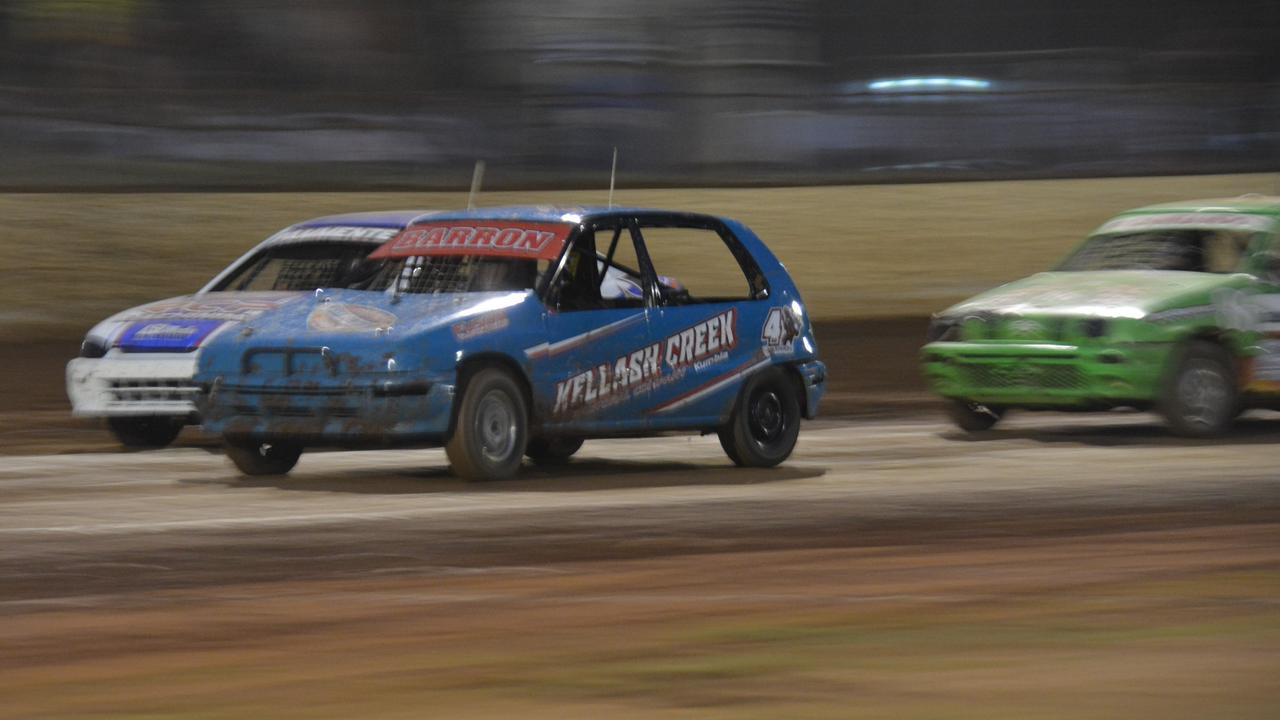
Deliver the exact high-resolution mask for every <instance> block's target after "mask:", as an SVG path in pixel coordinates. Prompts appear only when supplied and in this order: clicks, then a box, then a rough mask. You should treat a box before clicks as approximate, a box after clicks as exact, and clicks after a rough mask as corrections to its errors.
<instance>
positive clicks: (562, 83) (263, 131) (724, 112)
mask: <svg viewBox="0 0 1280 720" xmlns="http://www.w3.org/2000/svg"><path fill="white" fill-rule="evenodd" d="M1278 81H1280V3H1276V2H1274V0H1165V1H1163V2H1150V1H1143V2H1115V1H1114V0H1075V1H1074V2H1071V3H1046V2H1040V3H1012V2H1005V1H1002V0H965V1H963V2H955V1H946V0H860V1H859V2H856V3H855V2H842V1H839V0H541V1H539V2H525V1H523V0H470V1H469V2H466V3H460V2H454V1H447V0H423V1H412V0H272V1H271V2H260V1H257V0H0V157H3V158H4V162H3V163H0V187H3V188H6V189H10V190H19V191H28V190H41V189H105V190H115V189H197V190H198V189H311V190H314V189H341V190H352V189H390V188H400V189H410V188H459V187H465V186H466V184H467V182H468V181H469V179H470V169H471V166H472V163H473V162H474V161H475V160H476V159H486V160H487V161H488V162H489V169H490V175H489V183H490V184H493V185H496V186H505V187H510V188H530V187H583V186H595V185H599V184H600V183H601V182H602V181H601V180H600V178H601V176H602V174H606V175H607V172H608V166H609V156H610V153H611V149H612V148H613V147H614V146H617V147H618V148H619V152H620V154H621V158H622V162H621V165H622V167H623V168H624V169H625V176H626V178H627V182H629V183H631V184H632V185H633V186H634V185H637V184H639V185H673V184H679V185H707V184H714V185H725V184H732V185H740V184H749V183H760V184H809V183H849V182H857V183H881V182H900V181H918V180H963V179H1010V178H1040V177H1090V176H1109V175H1151V174H1187V173H1209V172H1247V171H1272V170H1275V169H1276V168H1277V165H1278V163H1280V130H1278V129H1280V82H1278Z"/></svg>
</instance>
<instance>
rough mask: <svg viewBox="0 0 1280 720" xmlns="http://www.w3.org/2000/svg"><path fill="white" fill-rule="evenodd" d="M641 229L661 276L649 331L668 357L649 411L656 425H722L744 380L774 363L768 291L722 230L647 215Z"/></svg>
mask: <svg viewBox="0 0 1280 720" xmlns="http://www.w3.org/2000/svg"><path fill="white" fill-rule="evenodd" d="M637 229H638V231H639V234H640V238H641V242H642V248H643V250H644V252H645V255H646V257H647V260H648V262H649V264H650V266H651V268H652V272H653V273H654V274H655V275H656V283H655V284H654V287H653V293H654V295H656V296H657V297H656V300H655V302H654V304H655V306H656V307H655V308H654V309H653V310H652V311H651V313H650V320H649V328H650V335H651V336H652V337H653V338H654V342H655V344H657V345H658V346H659V347H660V348H661V354H662V373H663V381H662V382H661V383H657V384H655V386H654V390H653V392H652V393H650V395H649V396H648V398H647V402H646V404H645V407H644V414H645V415H646V416H647V417H648V418H649V427H650V428H653V429H663V428H679V427H708V426H711V425H715V424H717V423H719V422H721V421H723V420H725V419H726V418H727V416H728V413H729V411H730V410H731V409H732V406H733V402H734V399H735V398H736V397H737V395H738V391H739V389H740V388H741V387H742V383H743V382H744V381H745V379H746V378H747V377H749V376H750V375H751V374H752V373H754V372H758V371H759V370H761V369H763V368H764V367H766V366H767V365H769V364H770V363H771V362H772V361H771V359H770V354H769V349H768V348H767V347H764V345H763V344H762V341H761V337H762V335H763V334H764V326H765V325H766V323H767V321H768V319H769V316H770V311H771V308H770V307H769V302H768V301H767V299H766V298H767V296H768V288H767V286H766V285H765V281H764V279H763V276H762V275H761V274H760V272H759V269H758V268H757V267H756V266H755V263H754V260H753V259H752V258H751V257H750V255H749V254H748V253H747V252H746V251H745V250H744V249H743V248H742V247H741V246H740V245H738V244H737V241H736V239H735V238H734V237H733V236H732V234H731V233H730V232H729V231H728V230H727V229H726V228H724V227H722V226H719V225H717V224H707V223H694V222H693V221H690V220H687V219H685V218H682V217H680V216H671V217H662V216H645V217H641V218H640V219H638V221H637ZM775 314H776V313H775Z"/></svg>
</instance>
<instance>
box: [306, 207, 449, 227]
mask: <svg viewBox="0 0 1280 720" xmlns="http://www.w3.org/2000/svg"><path fill="white" fill-rule="evenodd" d="M433 212H435V211H434V210H378V211H374V212H358V213H344V214H341V215H325V216H324V217H318V218H313V219H311V220H306V221H304V222H300V223H296V224H295V225H293V227H295V228H317V227H329V226H334V225H342V226H346V227H373V228H402V227H404V226H405V225H408V224H409V223H411V222H413V221H414V219H415V218H417V217H419V216H422V215H430V214H431V213H433Z"/></svg>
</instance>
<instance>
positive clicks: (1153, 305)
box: [942, 270, 1248, 318]
mask: <svg viewBox="0 0 1280 720" xmlns="http://www.w3.org/2000/svg"><path fill="white" fill-rule="evenodd" d="M1245 282H1248V280H1247V276H1242V275H1215V274H1210V273H1196V272H1178V271H1173V270H1101V271H1094V272H1046V273H1040V274H1038V275H1032V276H1031V277H1027V278H1023V279H1021V280H1017V281H1014V282H1011V283H1008V284H1007V285H1001V286H1000V287H998V288H994V289H992V290H988V291H987V292H984V293H982V294H980V295H975V296H974V297H972V298H969V299H968V300H965V301H964V302H962V303H960V304H958V305H953V306H952V307H950V308H948V309H947V310H945V311H944V312H943V313H942V314H943V315H966V314H973V313H982V312H999V313H1017V314H1037V315H1069V316H1075V317H1081V316H1096V317H1129V318H1140V317H1143V316H1145V315H1147V314H1149V313H1152V312H1156V311H1160V310H1167V309H1170V308H1174V307H1183V306H1187V305H1199V304H1204V303H1207V302H1209V299H1210V295H1211V294H1212V292H1213V291H1214V290H1216V289H1218V288H1221V287H1236V286H1239V285H1240V284H1242V283H1245Z"/></svg>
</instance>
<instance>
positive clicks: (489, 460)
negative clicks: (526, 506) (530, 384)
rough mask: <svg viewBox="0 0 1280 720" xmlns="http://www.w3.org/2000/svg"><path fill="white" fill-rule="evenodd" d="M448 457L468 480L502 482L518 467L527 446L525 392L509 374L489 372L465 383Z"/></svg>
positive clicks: (447, 447)
mask: <svg viewBox="0 0 1280 720" xmlns="http://www.w3.org/2000/svg"><path fill="white" fill-rule="evenodd" d="M458 403H459V404H458V417H457V420H456V421H455V423H454V430H453V436H452V437H450V438H449V442H448V443H446V444H445V453H446V454H447V455H448V456H449V462H450V463H452V464H453V471H454V473H456V474H457V475H458V476H460V477H464V478H466V479H468V480H500V479H502V478H507V477H511V476H512V475H514V474H515V472H516V470H518V469H519V468H520V461H521V459H522V458H523V457H524V452H525V445H526V443H527V442H528V434H529V427H528V426H529V416H528V412H527V411H526V410H525V403H524V393H522V392H521V391H520V386H519V385H518V384H516V381H515V380H514V379H512V377H511V375H510V374H509V373H507V372H506V371H504V370H500V369H498V368H493V367H490V368H485V369H483V370H480V371H479V372H477V373H475V374H474V375H472V376H471V377H470V379H469V380H467V382H466V384H465V386H464V387H463V389H462V397H461V399H460V400H459V401H458Z"/></svg>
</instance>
